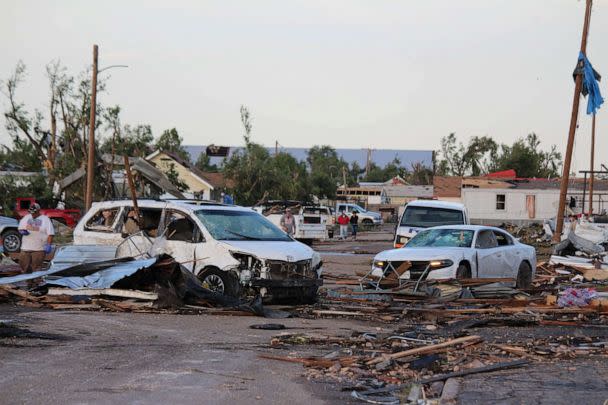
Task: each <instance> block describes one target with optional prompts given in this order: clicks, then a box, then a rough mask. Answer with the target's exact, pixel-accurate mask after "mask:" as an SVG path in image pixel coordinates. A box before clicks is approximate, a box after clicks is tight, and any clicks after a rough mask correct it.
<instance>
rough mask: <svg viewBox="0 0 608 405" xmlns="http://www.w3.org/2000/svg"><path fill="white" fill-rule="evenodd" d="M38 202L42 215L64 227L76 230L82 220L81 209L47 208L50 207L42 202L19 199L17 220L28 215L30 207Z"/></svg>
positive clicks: (16, 207)
mask: <svg viewBox="0 0 608 405" xmlns="http://www.w3.org/2000/svg"><path fill="white" fill-rule="evenodd" d="M35 202H37V203H38V204H40V207H41V209H40V213H41V214H42V215H46V216H47V217H49V218H50V219H54V220H55V221H58V222H61V223H62V224H64V225H67V226H69V227H70V228H74V227H75V226H76V224H77V223H78V221H79V220H80V216H81V215H80V210H79V209H61V208H46V207H47V206H48V205H47V204H44V203H43V202H41V201H36V199H35V198H33V197H32V198H17V204H16V205H15V216H16V218H17V219H21V218H23V217H24V216H26V215H27V214H28V209H29V208H30V206H31V205H32V204H33V203H35Z"/></svg>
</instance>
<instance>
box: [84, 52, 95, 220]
mask: <svg viewBox="0 0 608 405" xmlns="http://www.w3.org/2000/svg"><path fill="white" fill-rule="evenodd" d="M97 50H98V48H97V45H93V78H92V80H91V116H90V119H89V156H88V161H87V189H86V196H85V206H86V209H87V211H88V210H89V209H90V208H91V205H92V204H93V181H94V174H95V115H96V109H97Z"/></svg>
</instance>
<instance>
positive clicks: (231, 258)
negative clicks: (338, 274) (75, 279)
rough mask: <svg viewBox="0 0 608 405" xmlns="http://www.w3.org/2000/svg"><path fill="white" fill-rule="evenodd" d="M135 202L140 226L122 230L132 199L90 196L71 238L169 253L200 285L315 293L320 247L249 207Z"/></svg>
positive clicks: (132, 251)
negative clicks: (131, 230) (94, 199)
mask: <svg viewBox="0 0 608 405" xmlns="http://www.w3.org/2000/svg"><path fill="white" fill-rule="evenodd" d="M138 206H139V211H140V218H141V219H140V221H139V222H140V223H139V232H136V233H135V234H132V235H127V234H126V233H125V230H126V229H125V226H124V224H125V222H126V221H127V214H128V213H129V211H131V210H132V207H133V204H132V202H131V201H129V200H124V201H106V202H101V203H94V204H93V206H92V207H91V209H90V210H89V212H87V213H86V215H85V216H84V217H82V219H81V220H80V222H79V223H78V225H77V226H76V228H75V229H74V244H75V245H112V246H117V256H118V257H121V256H136V255H137V253H138V252H139V253H141V251H142V250H144V251H145V250H148V249H150V250H153V251H154V253H155V254H158V253H167V254H169V255H171V256H172V257H173V258H174V259H175V260H176V261H177V262H179V263H182V264H183V266H185V267H186V268H188V269H189V270H190V271H192V272H193V273H194V274H196V275H197V276H198V278H199V279H200V280H201V282H202V283H203V285H204V286H205V287H207V288H209V289H211V290H213V291H216V292H218V293H223V294H226V295H231V296H239V295H242V294H243V293H245V292H246V291H247V290H248V289H253V290H256V292H259V293H261V294H262V295H266V294H269V295H271V296H272V297H273V298H279V299H285V298H294V297H298V298H300V299H301V300H305V301H311V300H314V298H315V297H316V294H317V289H318V287H319V286H320V285H321V284H322V281H321V279H320V274H321V267H322V262H321V258H320V255H319V254H318V253H316V252H315V251H314V250H312V249H311V248H310V247H308V246H306V245H304V244H303V243H300V242H298V241H296V240H294V239H293V238H291V237H290V236H289V235H287V234H286V233H285V232H283V231H282V230H280V229H279V228H277V227H276V226H275V225H274V224H272V223H271V222H270V221H268V219H266V218H265V217H264V216H263V215H261V214H259V213H257V212H255V211H253V210H252V209H250V208H244V207H238V206H232V205H223V204H217V203H200V202H196V203H194V202H187V201H180V202H170V201H153V200H139V201H138ZM104 215H105V217H104Z"/></svg>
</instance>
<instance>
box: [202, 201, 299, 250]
mask: <svg viewBox="0 0 608 405" xmlns="http://www.w3.org/2000/svg"><path fill="white" fill-rule="evenodd" d="M195 214H196V216H197V217H198V218H199V219H200V220H201V222H202V223H203V225H205V227H206V228H207V230H208V231H209V233H210V234H211V236H213V238H214V239H216V240H266V241H285V242H291V241H292V240H293V239H291V238H290V237H289V236H288V235H287V234H285V232H283V231H281V230H280V229H279V228H277V227H276V226H275V225H274V224H273V223H272V222H270V221H269V220H267V219H266V218H265V217H264V216H262V215H260V214H258V213H257V212H255V211H233V210H218V209H203V210H199V211H196V212H195Z"/></svg>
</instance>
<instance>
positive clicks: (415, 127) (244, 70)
mask: <svg viewBox="0 0 608 405" xmlns="http://www.w3.org/2000/svg"><path fill="white" fill-rule="evenodd" d="M0 3H1V5H0V8H1V9H2V13H1V14H0V49H1V50H2V58H1V61H0V78H6V77H8V75H9V74H10V73H11V71H12V69H13V68H14V66H15V64H16V63H17V61H18V60H20V59H21V60H23V61H24V62H25V63H26V65H27V67H28V80H27V83H24V85H23V86H22V88H21V90H20V97H21V98H22V100H24V101H25V102H26V104H27V105H28V106H32V107H37V108H40V109H45V108H46V103H47V102H48V101H47V98H48V95H47V93H48V90H47V84H46V82H45V77H44V66H45V64H47V63H48V62H49V61H50V60H52V59H56V58H59V59H61V61H62V62H63V63H64V64H65V65H67V66H68V68H69V69H70V70H71V71H72V72H77V71H80V70H82V69H83V68H84V67H85V66H86V65H87V64H88V63H90V59H91V48H92V45H93V44H94V43H97V44H98V45H99V46H100V66H101V67H103V66H107V65H112V64H126V65H129V68H127V69H120V70H119V69H116V70H110V71H107V72H104V73H102V74H103V75H104V77H108V92H107V93H104V94H100V96H99V102H100V103H102V104H104V105H114V104H120V105H121V107H122V109H123V115H122V121H123V122H124V123H129V124H138V123H149V124H151V125H152V127H153V129H154V131H155V134H156V135H158V134H159V133H160V132H161V131H162V130H163V129H166V128H171V127H177V128H178V130H179V132H180V134H181V135H182V136H183V137H184V139H185V143H187V144H210V143H215V144H233V145H235V144H240V143H241V141H242V129H241V125H240V121H239V106H240V105H241V104H245V105H247V106H248V107H249V109H250V110H251V113H252V115H253V118H254V121H253V125H254V130H253V137H254V140H255V141H258V142H260V143H263V144H266V145H269V146H270V145H273V144H274V142H275V140H278V142H279V143H280V144H281V145H285V146H297V147H308V146H312V145H314V144H332V145H334V146H337V147H349V148H367V147H374V148H390V149H438V148H439V141H440V139H441V137H442V136H445V135H447V134H449V133H450V132H456V133H457V135H459V136H460V137H461V138H462V139H468V137H470V136H474V135H490V136H493V137H494V138H495V139H497V140H499V141H501V142H509V143H510V142H512V141H513V140H515V139H516V138H518V137H522V136H525V135H526V134H527V133H529V132H531V131H535V132H536V133H537V134H538V135H539V136H540V138H541V140H542V142H543V145H544V146H546V147H548V146H549V145H550V144H553V143H555V144H557V145H558V146H559V147H560V149H563V148H564V145H565V141H566V136H567V130H568V123H569V117H570V110H571V104H572V93H573V87H574V86H573V82H572V79H571V73H572V69H573V67H574V64H575V62H576V57H577V54H578V48H579V45H580V37H581V28H582V19H583V12H584V6H585V2H584V1H580V0H544V1H541V0H459V1H453V0H445V1H440V0H425V1H405V0H404V1H381V0H375V1H372V0H370V1H359V0H348V1H347V0H340V1H316V0H306V1H297V0H293V1H292V0H277V1H271V0H268V1H264V0H259V1H247V0H242V1H237V0H232V1H230V0H224V1H154V0H150V1H114V0H106V1H103V2H94V3H93V2H88V1H76V0H74V1H67V0H65V1H62V0H57V1H53V2H50V1H28V0H19V1H7V0H0ZM595 3H596V5H595V6H594V13H593V16H592V23H591V33H590V40H589V48H588V56H589V58H590V59H591V61H592V62H593V64H594V66H595V67H596V69H597V70H598V71H599V72H600V73H603V74H604V75H605V76H606V77H608V47H607V46H606V44H605V43H603V41H607V39H606V38H608V1H606V0H596V1H595ZM607 81H608V79H606V80H605V82H604V83H602V84H601V88H602V91H603V92H604V96H605V97H606V96H608V88H607V85H606V82H607ZM1 103H2V106H3V107H4V106H5V105H6V102H5V100H4V99H2V101H1ZM585 103H586V101H583V103H582V104H581V107H582V108H583V107H584V106H585V105H586V104H585ZM607 108H608V106H607V107H604V109H603V110H605V109H607ZM603 110H600V113H599V114H598V119H597V121H598V125H597V133H598V136H597V138H598V143H597V147H596V150H597V151H598V157H597V158H596V161H598V162H604V163H608V159H604V158H603V156H602V155H601V153H600V152H601V151H605V150H607V148H608V137H606V136H604V135H603V134H604V133H605V131H606V130H608V123H606V122H605V120H604V119H603V115H604V114H605V113H604V111H603ZM583 111H584V108H583ZM580 117H581V121H580V127H579V131H580V133H579V135H578V137H577V142H576V150H575V152H576V154H575V160H574V167H573V168H574V169H575V170H582V169H585V168H586V167H585V165H586V164H587V162H588V156H589V132H590V121H591V120H590V119H589V118H588V117H587V116H585V115H584V113H583V112H582V113H581V115H580ZM0 141H1V142H2V143H6V142H7V141H8V137H7V135H6V132H5V131H4V129H0Z"/></svg>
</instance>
